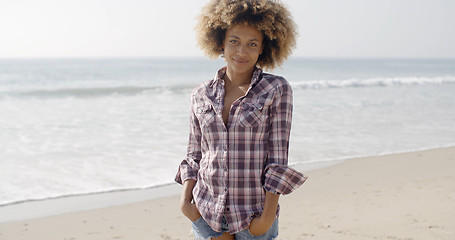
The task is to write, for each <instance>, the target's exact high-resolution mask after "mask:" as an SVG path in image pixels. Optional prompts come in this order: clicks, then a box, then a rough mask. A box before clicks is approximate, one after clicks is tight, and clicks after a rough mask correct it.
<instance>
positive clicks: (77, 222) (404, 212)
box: [0, 147, 455, 240]
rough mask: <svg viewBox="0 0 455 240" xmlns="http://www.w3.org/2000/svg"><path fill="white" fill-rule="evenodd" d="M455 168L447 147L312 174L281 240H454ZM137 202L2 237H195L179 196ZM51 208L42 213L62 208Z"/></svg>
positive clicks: (285, 201) (295, 197)
mask: <svg viewBox="0 0 455 240" xmlns="http://www.w3.org/2000/svg"><path fill="white" fill-rule="evenodd" d="M454 170H455V147H448V148H440V149H432V150H425V151H418V152H411V153H400V154H391V155H384V156H377V157H368V158H358V159H350V160H346V161H343V162H342V163H339V164H336V165H333V166H330V167H326V168H322V169H317V170H313V171H308V172H305V174H306V175H307V176H309V179H308V180H307V182H306V183H305V184H304V185H303V186H302V187H300V188H299V189H298V190H296V191H295V192H294V193H292V194H291V195H288V196H282V197H281V199H280V204H281V209H282V212H281V216H280V236H279V239H408V240H410V239H413V240H416V239H431V240H433V239H455V221H454V219H453V217H454V216H455V204H454V203H455V177H454V175H453V172H454ZM73 201H75V200H73ZM132 201H133V202H134V199H132ZM137 201H140V202H136V203H129V204H123V205H118V206H113V207H107V208H99V209H94V210H84V211H77V212H72V213H65V214H60V215H55V216H50V217H42V218H35V219H29V220H20V221H12V222H4V223H0V239H1V240H20V239H30V240H32V239H33V240H54V239H59V240H79V239H84V240H89V239H93V240H95V239H96V240H100V239H134V240H141V239H166V240H171V239H174V240H175V239H192V238H191V237H190V236H189V231H190V222H189V220H187V219H186V218H185V217H184V216H183V214H181V213H180V212H179V208H178V201H179V197H178V196H170V197H161V198H158V199H153V200H146V201H144V200H142V199H141V198H138V200H137ZM48 202H49V203H48V204H47V205H46V201H43V202H41V203H40V204H41V205H40V206H41V207H40V208H50V209H51V208H54V207H57V206H55V201H54V202H52V201H48ZM15 209H16V210H15V211H18V212H17V214H19V215H20V211H35V210H34V209H30V208H23V209H21V207H20V205H19V206H18V207H17V208H15ZM36 211H39V209H36ZM0 212H1V209H0ZM4 212H5V211H3V213H4ZM8 214H15V213H8Z"/></svg>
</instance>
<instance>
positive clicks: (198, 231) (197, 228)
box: [192, 217, 278, 240]
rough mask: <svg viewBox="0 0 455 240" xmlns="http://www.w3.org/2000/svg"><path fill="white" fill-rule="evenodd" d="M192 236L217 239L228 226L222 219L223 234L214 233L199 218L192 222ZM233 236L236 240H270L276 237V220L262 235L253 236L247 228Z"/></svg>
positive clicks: (224, 218)
mask: <svg viewBox="0 0 455 240" xmlns="http://www.w3.org/2000/svg"><path fill="white" fill-rule="evenodd" d="M192 225H193V229H192V232H193V235H194V237H195V238H196V239H211V238H212V237H219V236H221V235H222V234H223V232H228V231H229V230H228V224H227V221H226V217H223V220H222V223H221V230H222V231H223V232H216V231H214V230H213V229H212V228H211V227H210V226H209V225H208V224H207V222H206V221H205V220H204V219H203V218H202V217H200V218H199V219H198V220H196V221H195V222H193V224H192ZM234 235H235V239H236V240H245V239H255V240H272V239H275V238H277V237H278V219H275V221H274V222H273V224H272V226H271V227H270V229H269V231H268V232H266V233H265V234H263V235H259V236H255V235H252V234H251V233H250V230H249V229H248V228H247V229H245V230H242V231H240V232H238V233H236V234H234Z"/></svg>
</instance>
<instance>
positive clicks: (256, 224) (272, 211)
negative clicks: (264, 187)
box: [250, 192, 280, 236]
mask: <svg viewBox="0 0 455 240" xmlns="http://www.w3.org/2000/svg"><path fill="white" fill-rule="evenodd" d="M279 198H280V195H278V194H274V193H271V192H265V199H264V211H263V212H262V214H261V216H259V217H256V218H253V220H252V221H251V223H250V233H251V234H252V235H256V236H259V235H262V234H265V233H267V231H269V229H270V227H271V226H272V224H273V222H274V221H275V217H276V210H277V208H278V199H279Z"/></svg>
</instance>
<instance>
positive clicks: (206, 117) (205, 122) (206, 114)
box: [196, 104, 216, 130]
mask: <svg viewBox="0 0 455 240" xmlns="http://www.w3.org/2000/svg"><path fill="white" fill-rule="evenodd" d="M196 116H197V118H198V120H199V125H200V126H201V129H202V130H204V128H206V127H207V126H210V125H211V124H212V123H213V121H215V116H216V113H215V110H214V109H213V106H212V105H210V104H204V105H201V106H199V107H197V109H196Z"/></svg>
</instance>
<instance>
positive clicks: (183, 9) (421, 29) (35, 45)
mask: <svg viewBox="0 0 455 240" xmlns="http://www.w3.org/2000/svg"><path fill="white" fill-rule="evenodd" d="M206 2H207V0H170V1H164V0H163V1H155V0H0V58H8V57H110V56H114V57H122V56H128V57H134V56H203V54H202V53H201V51H200V50H199V48H198V47H197V46H196V43H195V42H196V41H195V32H194V30H193V27H194V25H195V24H196V20H195V18H196V16H197V15H198V13H199V11H200V9H201V7H202V6H203V5H204V4H205V3H206ZM283 2H284V3H286V4H287V5H288V6H289V7H290V9H291V12H292V14H293V17H294V20H295V21H296V23H297V24H298V26H299V32H300V36H299V38H298V42H297V49H296V50H295V51H294V54H293V56H299V57H352V58H355V57H371V58H374V57H393V58H397V57H398V58H455V14H454V13H455V1H454V0H284V1H283Z"/></svg>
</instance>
